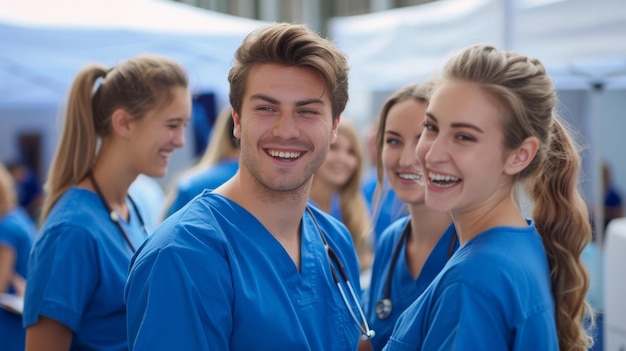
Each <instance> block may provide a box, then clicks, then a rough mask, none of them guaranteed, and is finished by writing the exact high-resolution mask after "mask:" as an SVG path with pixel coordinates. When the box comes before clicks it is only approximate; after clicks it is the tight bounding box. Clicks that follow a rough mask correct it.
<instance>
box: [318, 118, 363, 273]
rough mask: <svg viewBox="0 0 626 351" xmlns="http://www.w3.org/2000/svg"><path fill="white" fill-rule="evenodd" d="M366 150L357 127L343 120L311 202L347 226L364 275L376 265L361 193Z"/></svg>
mask: <svg viewBox="0 0 626 351" xmlns="http://www.w3.org/2000/svg"><path fill="white" fill-rule="evenodd" d="M363 156H364V154H363V148H362V146H361V142H360V139H359V135H358V132H357V130H356V127H355V126H354V124H353V123H352V122H351V121H349V120H345V119H344V120H342V121H341V123H339V129H338V130H337V141H335V143H333V144H332V145H330V150H328V154H327V155H326V159H325V160H324V163H322V165H321V166H320V168H318V170H317V171H316V172H315V175H314V177H313V182H312V183H311V193H310V195H309V199H310V202H311V203H312V204H313V205H314V206H316V207H318V208H319V209H321V210H322V211H324V212H326V213H328V214H330V215H332V216H333V217H335V218H337V219H338V220H340V221H341V222H343V224H345V225H346V227H347V228H348V230H349V231H350V234H351V235H352V240H353V241H354V246H355V248H356V251H357V255H358V257H359V263H360V266H361V271H362V272H363V271H365V270H367V269H368V268H369V267H370V266H371V264H372V249H371V246H370V243H369V241H368V236H369V235H368V234H369V233H368V230H369V223H370V219H369V215H368V211H367V205H366V203H365V198H364V197H363V193H362V192H361V188H360V185H361V177H362V174H363Z"/></svg>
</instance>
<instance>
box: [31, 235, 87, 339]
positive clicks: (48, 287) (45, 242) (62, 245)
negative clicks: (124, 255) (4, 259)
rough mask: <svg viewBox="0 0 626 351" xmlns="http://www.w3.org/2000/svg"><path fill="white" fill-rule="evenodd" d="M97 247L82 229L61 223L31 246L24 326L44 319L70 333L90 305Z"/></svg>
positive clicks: (76, 326) (75, 330)
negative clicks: (60, 324)
mask: <svg viewBox="0 0 626 351" xmlns="http://www.w3.org/2000/svg"><path fill="white" fill-rule="evenodd" d="M96 246H97V243H96V242H95V240H94V238H93V236H91V235H89V233H87V232H86V231H85V229H84V228H81V227H73V226H71V225H68V224H67V223H65V224H64V225H62V226H56V227H53V228H51V229H50V230H49V231H48V232H46V233H45V235H43V236H42V237H41V239H40V241H39V242H38V243H36V244H35V246H34V248H33V251H32V252H31V255H30V261H29V263H28V266H29V267H28V280H27V285H26V286H27V288H26V296H25V298H24V318H23V319H24V326H25V327H28V326H31V325H33V324H35V323H36V322H37V321H38V320H39V316H40V315H42V316H46V317H49V318H52V319H54V320H57V321H59V322H61V323H63V324H65V325H66V326H68V327H69V328H70V329H72V330H73V331H74V332H77V331H78V327H79V325H80V322H81V318H82V317H83V314H84V310H85V308H86V307H87V306H88V304H89V303H90V299H91V297H92V296H93V294H94V291H95V289H96V285H97V284H98V281H97V280H96V279H93V277H97V276H99V269H98V260H97V257H98V250H97V249H96Z"/></svg>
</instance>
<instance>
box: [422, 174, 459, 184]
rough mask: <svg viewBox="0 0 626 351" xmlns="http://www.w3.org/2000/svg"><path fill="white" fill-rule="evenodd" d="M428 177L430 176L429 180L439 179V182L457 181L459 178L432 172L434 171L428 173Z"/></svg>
mask: <svg viewBox="0 0 626 351" xmlns="http://www.w3.org/2000/svg"><path fill="white" fill-rule="evenodd" d="M428 178H430V180H432V181H440V182H458V181H459V178H456V177H452V176H449V175H443V174H434V173H428Z"/></svg>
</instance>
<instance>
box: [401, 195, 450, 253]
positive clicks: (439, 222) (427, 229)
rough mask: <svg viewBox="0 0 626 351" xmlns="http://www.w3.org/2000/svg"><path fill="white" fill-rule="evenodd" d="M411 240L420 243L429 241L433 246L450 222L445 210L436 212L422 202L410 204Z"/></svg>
mask: <svg viewBox="0 0 626 351" xmlns="http://www.w3.org/2000/svg"><path fill="white" fill-rule="evenodd" d="M409 214H410V215H411V219H410V221H411V241H412V242H414V243H416V244H418V245H420V244H426V245H428V244H427V243H431V246H432V247H434V246H435V245H436V244H437V242H438V241H439V238H441V236H442V235H443V233H444V232H445V231H446V229H448V227H449V226H450V224H452V217H451V216H450V214H449V213H447V212H437V211H434V210H431V209H430V208H428V207H426V205H424V204H420V205H410V206H409Z"/></svg>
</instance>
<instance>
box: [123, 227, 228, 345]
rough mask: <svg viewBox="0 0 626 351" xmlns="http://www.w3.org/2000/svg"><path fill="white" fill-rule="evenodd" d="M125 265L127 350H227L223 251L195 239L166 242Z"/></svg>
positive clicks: (225, 267)
mask: <svg viewBox="0 0 626 351" xmlns="http://www.w3.org/2000/svg"><path fill="white" fill-rule="evenodd" d="M148 240H150V239H148ZM207 257H213V258H214V259H213V260H211V261H208V260H207ZM135 259H137V257H135V258H134V260H135ZM131 267H132V268H131V272H130V276H129V279H128V282H127V285H126V293H125V296H126V304H127V322H128V338H129V347H130V349H131V350H228V349H229V338H230V334H231V330H232V323H233V321H232V318H231V316H232V310H231V306H232V300H233V288H232V282H230V275H229V272H230V268H229V265H228V263H227V261H226V259H225V258H224V254H223V253H220V252H218V249H216V248H211V247H208V246H206V245H203V244H201V243H198V245H188V246H186V247H184V248H183V247H180V246H177V247H176V246H175V245H166V246H165V248H163V249H161V250H158V251H149V254H148V255H146V256H141V257H139V258H138V259H137V261H136V262H133V263H131ZM198 277H202V279H197V278H198ZM201 291H202V294H201V293H200V292H201ZM208 336H210V338H209V337H208Z"/></svg>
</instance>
